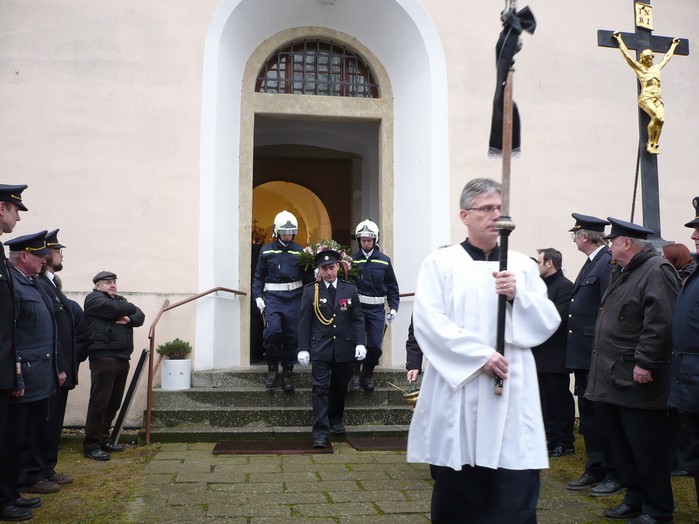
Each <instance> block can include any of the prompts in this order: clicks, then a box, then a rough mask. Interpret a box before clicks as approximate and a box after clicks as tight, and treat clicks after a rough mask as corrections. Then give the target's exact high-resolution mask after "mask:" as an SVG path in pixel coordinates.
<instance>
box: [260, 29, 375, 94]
mask: <svg viewBox="0 0 699 524" xmlns="http://www.w3.org/2000/svg"><path fill="white" fill-rule="evenodd" d="M255 91H257V92H258V93H285V94H294V95H322V96H349V97H356V98H378V97H379V89H378V84H377V83H376V81H375V80H374V76H373V75H372V74H371V69H370V68H369V65H368V64H367V63H366V62H364V60H362V58H361V57H360V56H359V55H357V54H356V53H354V52H352V51H349V50H348V49H347V48H346V47H344V46H342V45H338V44H335V43H333V42H325V41H321V40H303V41H300V42H295V43H292V44H291V45H288V46H286V47H283V48H281V49H278V50H277V51H276V52H275V53H274V54H273V55H272V56H271V57H270V59H269V60H268V61H267V63H266V64H265V65H264V67H263V68H262V69H261V70H260V72H259V74H258V75H257V83H256V85H255Z"/></svg>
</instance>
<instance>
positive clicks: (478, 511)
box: [430, 466, 540, 524]
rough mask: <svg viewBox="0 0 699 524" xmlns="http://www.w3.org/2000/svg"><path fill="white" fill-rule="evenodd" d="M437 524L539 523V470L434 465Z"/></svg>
mask: <svg viewBox="0 0 699 524" xmlns="http://www.w3.org/2000/svg"><path fill="white" fill-rule="evenodd" d="M430 469H431V472H432V476H433V477H434V479H435V481H434V489H433V491H432V512H431V513H432V522H433V523H435V524H456V523H462V522H463V523H468V524H536V504H537V501H538V499H539V484H540V480H539V470H509V469H489V468H482V467H480V466H475V467H471V466H464V467H463V468H462V469H461V470H460V471H455V470H453V469H451V468H448V467H444V466H431V468H430Z"/></svg>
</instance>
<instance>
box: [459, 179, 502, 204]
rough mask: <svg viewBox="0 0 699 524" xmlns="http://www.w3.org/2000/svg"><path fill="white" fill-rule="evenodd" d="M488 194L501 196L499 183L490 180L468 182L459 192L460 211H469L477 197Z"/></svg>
mask: <svg viewBox="0 0 699 524" xmlns="http://www.w3.org/2000/svg"><path fill="white" fill-rule="evenodd" d="M489 193H500V194H502V186H501V185H500V182H496V181H495V180H493V179H491V178H474V179H473V180H469V181H468V182H467V183H466V185H465V186H464V189H463V190H462V191H461V198H459V206H461V209H471V206H473V201H474V200H475V199H476V197H477V196H479V195H483V194H489Z"/></svg>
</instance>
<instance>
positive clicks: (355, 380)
mask: <svg viewBox="0 0 699 524" xmlns="http://www.w3.org/2000/svg"><path fill="white" fill-rule="evenodd" d="M349 390H350V391H351V392H352V393H359V392H360V391H361V388H360V386H359V373H354V374H353V375H352V380H351V381H350V387H349Z"/></svg>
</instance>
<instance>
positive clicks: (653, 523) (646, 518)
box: [627, 513, 675, 524]
mask: <svg viewBox="0 0 699 524" xmlns="http://www.w3.org/2000/svg"><path fill="white" fill-rule="evenodd" d="M674 522H675V521H674V520H673V519H672V517H670V520H658V519H656V518H655V517H651V516H650V515H648V513H641V514H640V515H639V516H638V517H636V518H635V519H633V520H629V521H628V522H627V524H660V523H662V524H673V523H674Z"/></svg>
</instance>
